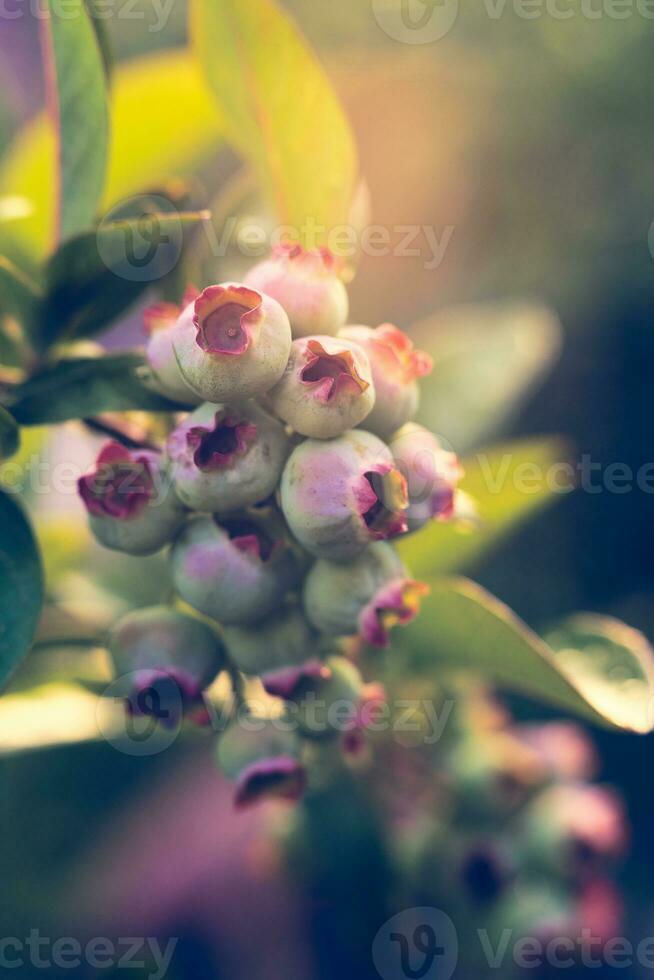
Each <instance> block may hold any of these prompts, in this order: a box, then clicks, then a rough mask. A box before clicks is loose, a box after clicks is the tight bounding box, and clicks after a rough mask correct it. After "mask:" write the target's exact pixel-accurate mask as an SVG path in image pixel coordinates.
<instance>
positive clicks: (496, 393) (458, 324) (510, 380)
mask: <svg viewBox="0 0 654 980" xmlns="http://www.w3.org/2000/svg"><path fill="white" fill-rule="evenodd" d="M411 336H412V339H413V340H414V341H415V343H416V344H417V345H418V346H419V347H422V348H423V349H424V350H427V351H428V352H429V353H430V354H431V355H432V357H433V358H434V370H433V372H432V374H431V375H430V377H428V378H426V379H424V381H423V382H422V384H421V393H420V397H421V404H420V409H419V412H418V421H419V422H421V423H422V424H423V425H426V426H427V428H428V429H431V430H432V431H433V432H437V433H438V434H439V435H441V436H444V437H445V438H446V439H447V440H448V442H449V443H450V444H451V445H452V446H453V447H454V449H455V450H456V451H457V452H458V453H464V452H467V451H469V450H470V449H471V448H473V447H474V446H476V445H479V443H480V441H481V440H482V439H486V438H489V437H492V436H493V435H494V434H495V433H496V432H498V431H499V430H500V427H501V426H502V425H503V424H504V423H506V421H507V419H509V418H510V417H511V415H512V414H513V413H514V412H515V411H516V409H517V408H518V407H519V406H520V404H521V403H522V402H523V401H524V399H525V398H526V397H527V396H528V395H529V394H531V393H532V392H533V391H534V388H535V386H536V385H537V383H538V381H539V380H540V379H541V378H542V377H543V376H544V375H545V374H546V373H547V372H548V371H549V369H550V367H551V366H552V364H553V363H554V362H555V360H556V358H557V356H558V353H559V350H560V346H561V328H560V325H559V323H558V320H557V319H556V317H555V316H554V315H553V314H552V313H551V312H550V311H549V310H547V309H545V308H543V307H540V306H531V305H528V304H525V303H512V304H500V303H498V304H492V305H478V306H474V305H471V306H460V307H454V308H452V309H449V310H444V311H443V312H442V313H439V314H437V315H436V316H433V317H430V318H429V319H427V320H423V321H421V322H420V323H418V324H416V325H415V327H414V328H412V330H411Z"/></svg>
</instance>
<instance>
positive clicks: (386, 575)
mask: <svg viewBox="0 0 654 980" xmlns="http://www.w3.org/2000/svg"><path fill="white" fill-rule="evenodd" d="M426 591H428V590H427V587H426V586H425V585H423V584H422V583H421V582H416V581H414V580H413V579H411V578H409V576H408V573H407V570H406V568H405V567H404V564H403V563H402V561H401V559H400V558H399V556H398V555H397V553H396V552H395V550H394V549H393V547H392V546H391V545H389V544H387V543H386V542H385V541H377V542H375V543H374V544H371V545H370V547H369V548H368V549H367V550H366V551H364V553H363V554H362V555H360V556H359V557H358V558H355V559H354V560H353V561H352V562H350V563H348V564H347V565H344V564H336V563H335V562H330V561H324V560H321V561H317V562H316V563H315V565H314V566H313V568H312V569H311V570H310V572H309V574H308V575H307V577H306V579H305V583H304V593H303V599H304V608H305V611H306V614H307V618H308V619H309V622H310V623H312V624H313V626H314V627H315V628H316V629H317V630H319V631H320V632H321V633H325V634H327V635H329V636H348V635H352V634H355V633H357V634H358V635H359V636H360V637H361V638H362V639H363V640H364V641H365V642H366V643H370V644H371V645H373V646H378V647H385V646H388V643H389V632H390V630H391V628H392V627H393V626H395V625H398V624H405V623H408V622H409V621H410V620H411V619H413V617H414V616H415V615H416V614H417V612H418V610H419V607H420V598H421V596H423V595H424V594H425V593H426Z"/></svg>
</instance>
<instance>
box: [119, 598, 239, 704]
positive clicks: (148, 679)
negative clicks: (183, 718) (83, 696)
mask: <svg viewBox="0 0 654 980" xmlns="http://www.w3.org/2000/svg"><path fill="white" fill-rule="evenodd" d="M107 648H108V650H109V654H110V656H111V659H112V661H113V665H114V668H115V672H116V681H115V682H114V684H113V686H112V691H113V692H114V694H116V696H118V697H120V696H121V695H122V696H123V697H124V698H125V699H126V702H127V708H128V710H129V711H130V712H131V713H133V714H152V715H154V716H155V717H157V718H159V719H160V720H161V721H163V722H164V723H168V724H172V723H174V722H175V721H176V720H178V716H179V712H180V709H181V710H186V709H192V708H194V707H197V706H198V705H199V704H200V703H201V700H202V692H203V691H204V689H205V688H206V687H208V686H209V684H210V683H211V682H212V681H213V679H214V678H215V677H216V675H217V674H218V672H219V671H220V670H221V669H222V668H223V667H224V666H225V654H224V648H223V645H222V642H221V640H220V639H219V637H218V636H217V635H216V633H215V632H214V631H213V630H211V629H210V628H209V627H208V626H207V625H206V624H205V623H202V622H200V621H199V620H197V619H195V618H194V617H192V616H189V615H187V614H186V613H183V612H180V611H179V610H177V609H173V608H171V607H170V606H150V607H148V608H146V609H136V610H134V611H133V612H130V613H127V615H126V616H123V617H122V618H121V619H120V620H119V621H118V622H117V623H116V624H115V625H114V626H113V628H112V629H111V631H110V633H109V637H108V641H107Z"/></svg>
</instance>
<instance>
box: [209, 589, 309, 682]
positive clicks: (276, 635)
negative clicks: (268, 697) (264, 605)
mask: <svg viewBox="0 0 654 980" xmlns="http://www.w3.org/2000/svg"><path fill="white" fill-rule="evenodd" d="M225 643H226V644H227V649H228V651H229V655H230V657H231V659H232V661H233V662H234V663H235V664H236V666H237V667H238V669H239V670H242V671H243V673H245V674H266V673H268V672H271V671H277V670H281V669H283V668H285V667H289V666H296V665H298V664H303V663H304V662H305V661H307V660H309V659H311V658H312V657H315V656H316V652H317V647H318V637H317V636H316V634H315V632H314V631H313V629H312V628H311V626H310V625H309V623H308V622H307V620H306V618H305V617H304V614H303V613H302V610H301V609H299V608H298V607H297V606H291V605H283V606H282V607H281V608H280V609H277V610H275V612H274V613H273V614H272V615H271V616H270V617H268V619H264V620H263V622H261V623H257V624H256V625H254V626H227V627H225Z"/></svg>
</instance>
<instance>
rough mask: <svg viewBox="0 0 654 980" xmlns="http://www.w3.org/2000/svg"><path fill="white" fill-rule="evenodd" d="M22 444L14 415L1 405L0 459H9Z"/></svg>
mask: <svg viewBox="0 0 654 980" xmlns="http://www.w3.org/2000/svg"><path fill="white" fill-rule="evenodd" d="M19 445H20V431H19V429H18V424H17V422H16V419H15V418H14V417H13V415H10V414H9V412H8V411H7V409H6V408H3V407H2V405H0V461H1V460H3V459H9V457H10V456H13V455H14V453H15V452H17V450H18V447H19Z"/></svg>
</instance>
